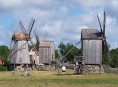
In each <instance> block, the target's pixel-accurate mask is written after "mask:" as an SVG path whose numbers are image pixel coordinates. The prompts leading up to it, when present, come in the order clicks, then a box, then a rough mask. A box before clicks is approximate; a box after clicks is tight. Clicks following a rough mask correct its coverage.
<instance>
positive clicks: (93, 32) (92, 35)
mask: <svg viewBox="0 0 118 87" xmlns="http://www.w3.org/2000/svg"><path fill="white" fill-rule="evenodd" d="M81 39H102V33H101V32H100V31H98V30H97V29H82V30H81Z"/></svg>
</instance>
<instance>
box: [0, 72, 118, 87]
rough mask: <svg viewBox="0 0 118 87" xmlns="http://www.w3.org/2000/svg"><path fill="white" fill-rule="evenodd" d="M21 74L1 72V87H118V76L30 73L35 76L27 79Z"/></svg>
mask: <svg viewBox="0 0 118 87" xmlns="http://www.w3.org/2000/svg"><path fill="white" fill-rule="evenodd" d="M72 72H73V71H72V70H68V71H67V72H66V74H71V73H72ZM21 73H22V72H16V74H11V72H9V71H4V72H0V87H118V74H96V75H63V76H58V75H57V72H55V71H29V73H31V74H32V75H33V76H27V77H26V76H21Z"/></svg>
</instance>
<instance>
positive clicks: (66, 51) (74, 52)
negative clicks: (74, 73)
mask: <svg viewBox="0 0 118 87" xmlns="http://www.w3.org/2000/svg"><path fill="white" fill-rule="evenodd" d="M58 48H59V53H60V54H61V56H63V57H64V58H65V59H66V60H65V62H67V61H69V62H73V60H74V57H75V56H78V55H80V53H81V51H80V49H79V48H77V47H76V46H74V45H73V44H72V43H67V44H64V43H63V42H61V43H60V44H59V46H58Z"/></svg>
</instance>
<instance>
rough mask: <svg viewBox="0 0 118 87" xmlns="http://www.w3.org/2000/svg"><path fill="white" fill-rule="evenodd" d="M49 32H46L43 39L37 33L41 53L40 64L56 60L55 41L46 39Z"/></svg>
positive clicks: (39, 52) (38, 50) (38, 48)
mask: <svg viewBox="0 0 118 87" xmlns="http://www.w3.org/2000/svg"><path fill="white" fill-rule="evenodd" d="M46 35H47V32H45V33H44V35H43V37H42V39H41V40H39V37H38V35H37V34H36V33H35V38H36V45H37V52H38V55H39V64H51V63H52V62H53V61H55V46H54V41H49V40H45V36H46Z"/></svg>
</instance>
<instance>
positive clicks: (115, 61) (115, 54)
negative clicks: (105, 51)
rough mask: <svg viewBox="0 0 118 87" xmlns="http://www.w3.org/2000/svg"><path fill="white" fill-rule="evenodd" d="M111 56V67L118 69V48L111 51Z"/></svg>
mask: <svg viewBox="0 0 118 87" xmlns="http://www.w3.org/2000/svg"><path fill="white" fill-rule="evenodd" d="M110 56H111V62H110V65H111V67H118V48H116V49H112V50H111V51H110Z"/></svg>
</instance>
